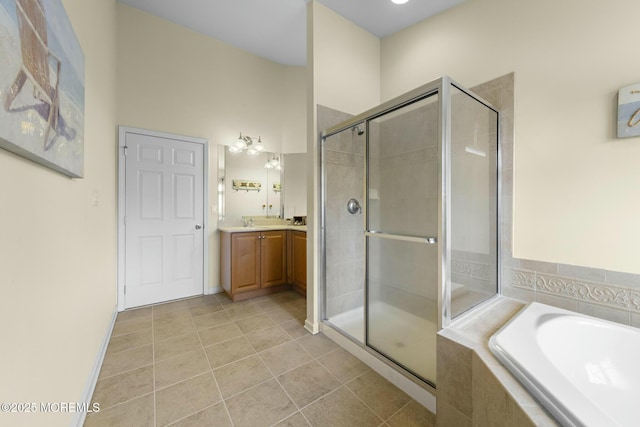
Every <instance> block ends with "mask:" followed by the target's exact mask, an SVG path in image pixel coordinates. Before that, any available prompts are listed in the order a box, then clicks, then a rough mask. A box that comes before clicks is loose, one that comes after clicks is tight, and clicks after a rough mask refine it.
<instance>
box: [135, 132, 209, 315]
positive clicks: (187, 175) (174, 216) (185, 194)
mask: <svg viewBox="0 0 640 427" xmlns="http://www.w3.org/2000/svg"><path fill="white" fill-rule="evenodd" d="M125 140H126V147H127V153H128V154H127V155H126V156H125V181H126V183H125V192H126V196H125V205H126V207H125V224H126V225H125V277H124V280H125V308H130V307H137V306H140V305H146V304H153V303H158V302H163V301H168V300H172V299H177V298H184V297H188V296H193V295H197V294H202V292H203V284H204V277H203V276H204V275H203V271H204V258H203V254H204V236H205V234H204V228H200V229H196V224H199V225H202V224H203V223H204V145H203V144H200V143H194V142H189V141H183V140H179V139H173V138H163V137H157V136H151V135H143V134H139V133H126V136H125Z"/></svg>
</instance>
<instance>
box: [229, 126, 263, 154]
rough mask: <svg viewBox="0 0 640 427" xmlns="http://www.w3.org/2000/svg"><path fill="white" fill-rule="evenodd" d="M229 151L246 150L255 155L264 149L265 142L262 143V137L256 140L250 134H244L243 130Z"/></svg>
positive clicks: (238, 151)
mask: <svg viewBox="0 0 640 427" xmlns="http://www.w3.org/2000/svg"><path fill="white" fill-rule="evenodd" d="M229 151H231V152H232V153H240V152H242V151H246V152H247V154H248V155H250V156H255V155H257V154H258V153H261V152H263V151H264V144H262V140H261V139H260V137H258V139H257V140H256V139H255V138H253V137H250V136H248V135H242V132H240V136H239V137H238V139H237V140H236V142H235V143H234V144H233V145H231V146H230V147H229Z"/></svg>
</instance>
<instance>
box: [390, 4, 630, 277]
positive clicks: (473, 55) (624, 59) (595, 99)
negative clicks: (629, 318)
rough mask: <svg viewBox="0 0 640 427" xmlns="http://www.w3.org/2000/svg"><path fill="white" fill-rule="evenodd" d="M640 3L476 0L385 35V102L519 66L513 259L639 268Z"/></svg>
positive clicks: (471, 82) (469, 83)
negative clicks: (636, 104)
mask: <svg viewBox="0 0 640 427" xmlns="http://www.w3.org/2000/svg"><path fill="white" fill-rule="evenodd" d="M637 8H638V6H637V2H634V1H633V0H619V1H616V2H613V3H603V2H600V1H597V0H589V1H580V0H568V1H564V2H562V3H561V4H560V3H558V2H555V1H551V0H543V1H539V2H530V3H523V2H511V1H508V0H470V1H468V2H466V3H464V4H462V5H461V6H459V7H457V8H454V9H452V10H450V11H448V12H445V13H442V14H440V15H438V16H436V17H434V18H432V19H429V20H427V21H424V22H422V23H419V24H417V25H415V26H413V27H411V28H409V29H407V30H404V31H402V32H400V33H397V34H395V35H393V36H390V37H388V38H385V39H384V40H383V41H382V68H381V69H382V77H381V78H382V99H383V100H386V99H389V98H392V97H394V96H397V95H399V94H401V93H403V92H405V91H407V90H410V89H412V88H414V87H416V86H418V85H420V84H424V83H426V82H429V81H431V80H433V79H435V78H437V77H439V76H441V75H444V74H447V75H450V76H451V77H453V78H454V79H456V80H458V81H459V82H460V83H462V84H463V85H465V86H468V87H470V86H474V85H476V84H478V83H481V82H484V81H487V80H491V79H493V78H495V77H498V76H501V75H504V74H506V73H508V72H511V71H514V72H515V75H516V84H515V93H516V95H515V96H516V111H515V129H516V130H515V169H514V170H515V183H514V184H515V190H514V192H515V203H514V205H515V206H514V209H515V211H514V256H516V257H518V258H527V259H534V260H541V261H549V262H559V263H565V264H574V265H582V266H590V267H598V268H605V269H609V270H617V271H624V272H631V273H640V265H639V264H638V262H637V255H636V253H637V251H636V247H637V241H639V240H640V227H638V226H637V218H639V217H640V199H639V198H638V192H637V189H638V188H639V187H640V168H638V164H637V163H638V162H637V159H638V158H640V138H631V139H616V138H615V136H614V135H615V122H616V102H617V101H616V96H617V91H618V89H619V88H620V87H623V86H626V85H629V84H633V83H637V82H638V81H639V79H640V78H639V77H638V72H637V71H638V69H640V56H639V55H634V54H633V53H632V51H631V50H630V44H629V43H630V42H631V40H634V39H635V38H636V28H637V22H636V20H635V15H634V14H633V13H632V11H635V10H637Z"/></svg>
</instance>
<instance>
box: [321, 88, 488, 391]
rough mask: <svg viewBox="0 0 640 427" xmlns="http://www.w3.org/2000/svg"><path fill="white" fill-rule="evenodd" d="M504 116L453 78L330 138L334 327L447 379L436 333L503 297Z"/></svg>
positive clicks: (326, 179)
mask: <svg viewBox="0 0 640 427" xmlns="http://www.w3.org/2000/svg"><path fill="white" fill-rule="evenodd" d="M498 123H499V117H498V113H497V111H496V110H495V109H494V108H492V107H491V106H490V105H489V104H487V103H486V102H484V101H483V100H482V99H480V98H478V97H477V96H475V95H474V94H473V93H471V92H470V91H468V90H466V89H464V88H462V87H461V86H460V85H458V84H457V83H455V82H453V81H452V80H450V79H449V78H446V77H444V78H441V79H439V80H437V81H434V82H432V83H430V84H427V85H425V86H422V87H420V88H418V89H416V90H414V91H411V92H409V93H407V94H405V95H403V96H401V97H398V98H396V99H394V100H392V101H389V102H387V103H385V104H383V105H380V106H378V107H376V108H373V109H371V110H369V111H367V112H365V113H363V114H360V115H358V116H356V117H352V118H350V119H347V120H345V121H343V122H342V123H339V124H336V125H335V126H332V127H330V128H328V129H325V130H324V131H323V132H322V133H321V139H320V144H319V149H320V159H321V168H320V171H321V187H322V191H321V192H320V197H321V201H320V206H321V210H322V212H321V227H322V233H321V239H322V240H321V242H322V248H323V262H324V265H323V269H322V272H323V277H322V282H323V283H324V286H321V290H322V292H323V300H324V303H323V312H322V318H323V321H324V322H325V324H327V325H328V326H330V327H332V328H334V329H337V330H338V331H340V332H341V333H342V334H344V335H346V336H348V337H349V338H351V339H352V340H353V341H356V342H358V343H359V344H360V345H361V346H362V347H364V348H366V349H367V350H368V351H370V352H372V353H373V354H375V355H377V356H379V357H381V358H383V360H387V361H390V362H392V363H393V364H395V365H397V366H398V367H399V368H400V371H401V372H403V373H405V374H406V375H408V376H410V377H412V378H418V379H420V380H422V381H423V382H426V383H427V384H429V385H431V386H435V382H436V332H437V331H438V330H439V329H440V328H442V327H444V326H446V325H447V324H448V323H449V322H450V321H451V319H452V318H454V317H455V316H457V315H459V314H461V313H463V312H464V311H466V310H468V309H469V308H471V307H473V306H475V305H477V304H479V303H480V302H482V301H485V300H487V299H489V298H491V297H492V296H493V295H495V294H496V293H497V289H498V261H499V260H498V256H499V255H498V245H497V242H498V241H499V239H498V232H499V230H498V224H499V222H498V208H497V207H498V189H499V188H498V187H499V182H498V181H499V180H498V177H499V174H498V165H499V153H498V138H499V135H498V128H499V126H498Z"/></svg>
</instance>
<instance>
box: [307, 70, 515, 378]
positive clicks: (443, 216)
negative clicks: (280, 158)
mask: <svg viewBox="0 0 640 427" xmlns="http://www.w3.org/2000/svg"><path fill="white" fill-rule="evenodd" d="M452 88H455V89H457V90H459V91H461V92H463V93H465V94H466V95H468V96H470V97H472V98H473V99H475V100H476V101H478V102H479V103H481V104H483V105H485V106H486V107H487V108H489V109H491V110H493V111H495V112H496V113H498V135H497V140H498V144H497V146H498V148H497V150H498V159H497V165H498V170H497V177H498V182H497V193H498V194H497V203H498V206H499V205H500V197H501V187H502V183H501V173H500V172H501V150H500V140H501V137H500V132H501V126H500V115H499V112H498V111H497V110H496V109H495V108H494V107H493V106H491V104H489V103H488V102H487V101H485V100H484V99H482V98H480V97H479V96H477V95H476V94H474V93H473V92H471V91H469V90H468V89H466V88H465V87H464V86H462V85H460V84H458V83H457V82H455V81H454V80H453V79H451V78H449V77H448V76H443V77H441V78H439V79H437V80H434V81H432V82H430V83H427V84H425V85H422V86H420V87H418V88H416V89H414V90H411V91H409V92H407V93H405V94H403V95H400V96H398V97H396V98H393V99H391V100H389V101H387V102H384V103H383V104H380V105H378V106H376V107H374V108H372V109H370V110H367V111H365V112H363V113H361V114H359V115H357V116H354V117H352V118H350V119H349V120H346V121H343V122H342V123H340V124H338V125H335V126H332V127H330V128H328V129H325V130H323V131H321V132H320V133H319V135H318V150H319V155H318V159H319V163H320V164H319V168H318V171H319V174H320V176H319V177H318V182H319V183H320V186H321V189H320V191H319V192H318V194H319V199H320V200H318V203H319V206H320V212H319V213H320V233H319V239H320V240H319V248H320V251H321V261H322V265H321V268H319V271H320V275H319V279H320V280H319V281H320V283H322V286H320V288H319V297H320V300H321V301H322V303H321V307H320V320H321V322H324V323H326V321H327V316H326V249H327V248H326V236H325V234H326V215H327V212H326V190H327V187H326V168H325V167H324V166H325V156H324V152H325V140H326V139H327V138H329V137H331V136H333V135H336V134H338V133H340V132H342V131H345V130H348V129H350V128H353V127H354V126H358V125H362V124H365V144H366V149H367V151H368V149H369V148H368V147H369V129H368V125H369V121H370V120H372V119H374V118H376V117H379V116H382V115H384V114H386V113H389V112H391V111H394V110H397V109H400V108H402V107H404V106H406V105H409V104H412V103H414V102H417V101H419V100H422V99H426V98H428V97H430V96H433V95H438V100H437V105H438V111H439V116H440V119H439V120H438V130H437V132H438V136H439V138H440V139H439V140H440V141H441V143H439V144H438V153H437V155H438V160H439V161H438V184H437V185H438V235H437V243H438V259H439V262H438V312H439V315H438V325H437V326H438V330H441V329H443V328H446V327H447V326H449V324H450V323H451V320H452V319H451V314H452V311H451V280H450V277H451V242H450V241H449V236H450V235H451V198H450V197H447V189H448V188H451V123H452V120H451V117H452V111H451V90H452ZM365 155H366V157H367V158H368V152H367V153H366V154H365ZM364 173H365V177H364V178H365V179H364V186H365V189H364V200H363V203H362V213H363V217H364V218H365V221H366V218H368V200H369V194H368V188H367V187H368V186H367V182H368V162H366V161H365V171H364ZM500 216H501V215H500V210H499V209H498V211H497V228H496V230H497V236H496V239H497V242H500V234H501V230H500V224H501V221H500ZM366 227H367V224H366V222H365V223H364V224H363V230H364V231H365V233H363V238H366V235H365V234H366ZM365 262H366V254H365ZM500 265H501V259H500V251H499V250H498V251H497V268H498V271H500ZM365 274H368V271H367V269H366V268H365ZM365 284H368V277H365ZM500 289H501V284H500V274H498V275H497V289H496V293H497V294H500ZM367 292H368V289H367V286H365V301H363V304H364V309H365V313H364V315H365V319H366V318H367V315H368V313H367V304H366V301H367V300H368V297H367ZM366 327H367V325H366V322H365V340H364V341H365V342H363V343H361V342H359V341H357V340H355V339H354V338H352V337H350V336H347V338H349V339H351V340H352V341H354V342H356V343H357V344H359V345H360V346H361V347H363V348H364V349H365V350H367V351H368V352H369V353H371V354H374V355H375V356H376V357H378V358H380V359H381V360H383V361H384V362H385V363H387V364H391V365H394V366H396V367H400V366H399V365H398V364H397V363H394V362H392V361H389V360H388V359H387V358H385V357H383V356H381V355H380V354H379V353H378V352H377V351H375V350H373V349H371V348H370V347H369V346H368V345H367V344H366V335H367V333H366ZM401 372H403V373H406V376H407V377H409V378H410V379H412V380H414V381H418V382H420V383H422V384H425V383H424V382H423V380H421V379H419V378H417V377H415V376H414V375H413V374H412V373H410V372H409V371H406V370H405V369H401ZM428 385H430V386H433V385H431V384H428ZM434 388H435V387H434Z"/></svg>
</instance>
